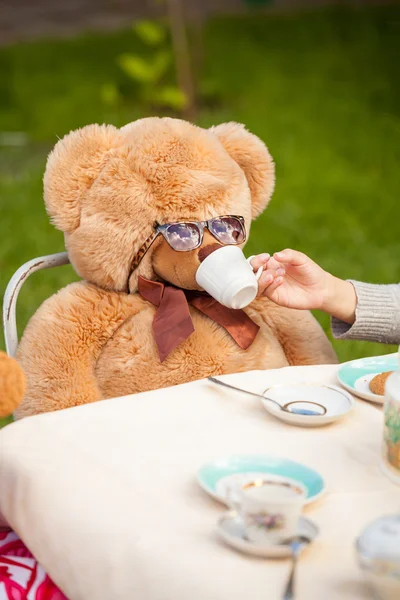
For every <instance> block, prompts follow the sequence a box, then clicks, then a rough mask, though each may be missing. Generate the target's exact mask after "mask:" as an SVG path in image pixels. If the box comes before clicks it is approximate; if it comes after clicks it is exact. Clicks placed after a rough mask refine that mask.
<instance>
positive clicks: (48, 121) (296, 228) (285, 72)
mask: <svg viewBox="0 0 400 600" xmlns="http://www.w3.org/2000/svg"><path fill="white" fill-rule="evenodd" d="M399 34H400V10H399V8H396V7H386V8H378V9H368V10H344V9H342V10H334V11H322V12H319V11H317V12H309V13H299V14H285V15H281V16H259V15H254V16H249V17H246V18H242V17H240V18H234V17H230V18H225V17H224V18H222V17H221V18H218V19H215V20H213V21H211V22H210V23H209V24H208V25H207V27H206V31H205V38H206V44H205V47H206V64H205V72H204V78H205V79H207V80H212V81H213V82H214V83H215V84H216V85H217V87H218V90H219V94H220V102H219V104H218V107H216V108H213V109H207V110H206V109H204V110H203V111H202V112H201V114H200V116H199V124H201V125H203V126H209V125H211V124H215V123H219V122H222V121H226V120H236V121H241V122H243V123H245V124H246V125H247V126H248V127H249V128H250V129H251V130H252V131H253V132H254V133H256V134H257V135H259V136H260V137H261V138H262V139H263V140H264V141H265V142H266V143H267V145H268V146H269V148H270V150H271V153H272V154H273V156H274V158H275V161H276V169H277V187H276V192H275V194H274V197H273V201H272V203H271V205H270V207H269V208H268V209H267V211H266V212H265V214H264V215H263V216H262V217H261V218H260V219H259V220H258V221H257V223H256V224H255V226H254V228H253V230H252V234H251V240H250V243H249V247H248V250H249V252H250V251H251V252H252V253H254V252H257V251H269V252H272V251H275V250H277V249H281V248H283V247H286V246H293V247H295V248H298V249H300V250H303V251H304V252H306V253H308V254H310V255H311V256H312V257H313V258H314V259H315V260H317V261H318V262H319V263H320V264H321V265H322V266H324V267H325V268H327V269H329V270H331V271H332V272H334V273H335V274H337V275H338V276H341V277H344V278H347V277H349V278H350V277H351V278H356V279H359V280H366V281H370V282H376V283H378V282H380V283H389V282H395V281H398V280H399V256H400V243H399V209H398V203H399V199H400V178H399V174H398V165H399V159H400V144H399V141H400V118H399V109H400V102H399V100H400V83H399V77H398V63H399V58H400V56H399V49H400V42H399V40H400V36H399ZM134 47H135V42H134V41H133V38H132V35H131V33H130V32H129V31H123V32H117V33H112V34H96V35H93V34H87V35H83V36H81V37H79V38H76V39H72V40H62V41H55V40H54V41H51V40H50V41H39V42H37V43H29V44H18V45H15V46H13V47H9V48H3V49H1V50H0V73H1V78H2V84H1V87H0V131H1V130H3V131H6V130H10V131H12V130H14V131H15V130H17V131H25V132H26V133H27V134H28V135H29V136H30V138H31V140H32V142H31V144H30V145H29V146H28V147H26V148H23V149H18V148H15V149H4V148H3V149H2V150H1V151H0V203H1V204H0V206H1V219H0V239H1V244H0V294H2V293H3V291H4V288H5V285H6V283H7V281H8V279H9V278H10V276H11V275H12V273H13V272H14V270H15V269H16V268H17V267H18V266H19V265H20V264H22V263H23V262H25V261H26V260H28V259H30V258H32V257H34V256H39V255H42V254H47V253H51V252H57V251H60V250H62V249H63V239H62V236H61V235H60V234H59V233H58V232H56V231H55V230H54V229H53V228H52V227H51V226H50V225H49V223H48V220H47V217H46V215H45V212H44V208H43V201H42V184H41V178H42V174H43V170H44V165H45V157H46V153H47V152H48V150H49V149H50V148H51V147H52V145H53V144H54V143H55V142H56V140H57V136H59V137H61V136H63V135H64V134H65V133H67V132H68V131H69V130H70V129H73V128H76V127H79V126H81V125H84V124H87V123H91V122H112V123H114V124H116V125H121V124H123V123H125V122H127V121H130V120H133V119H135V118H138V117H140V116H143V115H145V114H147V111H146V110H145V109H144V108H143V107H142V106H140V105H138V103H137V102H135V98H134V95H133V97H132V98H131V100H130V101H129V102H128V101H127V102H125V104H124V105H123V106H121V107H119V108H110V107H107V106H105V105H103V104H102V103H101V101H100V99H99V98H100V88H101V85H102V84H103V83H104V82H107V81H117V82H119V83H121V84H122V85H123V86H125V87H126V85H127V82H126V81H124V80H123V78H122V76H121V74H120V72H119V71H118V68H117V67H116V63H115V58H116V56H117V55H118V54H120V53H121V52H126V51H129V50H131V49H133V48H134ZM73 278H74V274H73V272H72V269H71V268H69V267H63V268H60V269H57V270H52V271H48V272H42V273H40V274H37V275H34V276H33V277H32V278H31V279H30V280H28V281H27V283H26V284H25V285H24V289H23V291H22V293H21V297H20V302H19V311H18V322H19V325H20V329H21V330H22V329H23V327H24V326H25V324H26V322H27V320H28V318H29V316H30V315H32V313H33V312H34V311H35V309H36V308H37V306H38V305H39V304H40V303H41V302H42V301H43V300H44V299H45V298H46V297H48V296H49V295H50V294H52V293H53V292H54V291H55V290H56V289H58V288H60V287H62V286H63V285H65V284H66V283H68V282H69V281H71V280H72V279H73ZM317 316H318V318H319V319H320V320H321V322H322V324H323V326H324V327H325V328H326V330H329V322H328V319H327V318H326V316H324V315H317ZM0 344H2V341H0ZM335 347H336V349H337V352H338V354H339V357H340V359H341V360H347V359H351V358H356V357H360V356H366V355H374V354H382V353H385V352H391V351H393V348H392V347H388V346H383V345H380V344H368V343H363V342H335Z"/></svg>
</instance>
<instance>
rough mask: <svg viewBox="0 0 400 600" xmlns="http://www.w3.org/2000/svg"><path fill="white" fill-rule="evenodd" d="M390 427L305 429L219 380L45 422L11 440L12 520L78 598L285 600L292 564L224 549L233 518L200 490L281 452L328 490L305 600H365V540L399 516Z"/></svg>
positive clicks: (10, 435) (370, 421)
mask: <svg viewBox="0 0 400 600" xmlns="http://www.w3.org/2000/svg"><path fill="white" fill-rule="evenodd" d="M336 370H337V366H318V367H296V368H293V367H289V368H285V369H280V370H273V371H264V372H263V371H257V372H250V373H244V374H239V375H231V376H226V377H225V378H224V379H225V380H226V381H227V382H229V383H232V384H233V385H240V386H242V387H243V386H246V387H247V389H250V390H253V391H259V392H261V391H262V390H264V389H265V387H267V386H268V385H273V384H274V383H277V382H289V381H293V382H299V381H309V382H316V381H319V382H325V383H328V382H335V374H336ZM382 421H383V415H382V411H381V410H377V408H376V407H375V406H373V405H371V404H368V403H367V402H364V401H359V400H357V401H356V406H355V408H354V411H353V412H352V413H351V414H350V415H348V416H347V417H346V418H345V420H343V421H341V422H338V423H336V424H332V425H328V426H326V427H321V428H316V429H310V428H308V429H303V428H299V427H294V426H291V425H288V424H284V423H282V422H281V421H279V420H277V419H276V418H274V417H272V416H270V415H269V414H268V413H267V412H266V411H265V410H264V409H263V408H262V406H261V405H260V404H259V403H258V402H257V400H255V399H253V398H251V397H248V396H245V395H243V394H236V393H234V392H231V391H228V390H225V389H224V388H220V387H216V386H213V384H211V383H209V382H207V381H201V382H194V383H190V384H185V385H183V386H179V387H175V388H169V389H165V390H158V391H156V392H147V393H144V394H140V395H135V396H129V397H124V398H118V399H113V400H109V401H106V402H99V403H96V404H92V405H86V406H82V407H77V408H74V409H70V410H67V411H62V412H59V413H53V414H47V415H41V416H37V417H33V418H29V419H26V420H24V421H21V422H18V423H15V424H13V425H11V426H9V427H6V428H5V429H4V430H2V432H1V433H0V512H1V513H2V514H3V519H6V520H7V521H8V522H9V523H10V525H11V526H12V527H13V528H14V529H15V531H16V532H17V533H18V534H19V535H20V536H21V537H22V539H23V540H24V542H25V543H26V544H27V546H28V547H29V548H30V549H31V551H32V552H33V553H34V554H35V555H36V557H37V558H38V560H39V561H40V562H41V563H42V564H43V566H44V567H45V568H46V570H47V571H48V573H49V575H50V576H51V577H52V578H53V579H54V581H55V582H56V583H57V585H59V586H60V588H61V589H62V590H63V591H64V592H65V594H66V595H67V596H68V597H69V598H70V599H71V600H227V599H229V600H243V598H249V599H251V600H265V599H266V598H267V599H268V600H278V599H280V598H281V595H282V592H283V589H284V585H285V582H286V578H287V576H288V572H289V567H290V565H289V561H287V560H275V561H266V560H263V559H257V558H251V557H248V556H244V555H242V554H239V553H236V552H235V551H233V550H231V549H229V548H227V547H226V546H224V545H223V544H222V543H221V542H219V541H218V540H217V539H216V536H215V524H216V521H217V519H218V517H219V516H220V514H221V512H222V511H223V510H224V509H223V507H221V506H220V505H219V504H218V503H216V502H215V501H214V500H212V499H211V498H209V497H208V496H207V495H206V494H205V493H204V492H203V491H202V490H201V489H200V488H199V486H198V484H197V482H196V478H195V476H196V471H197V469H198V468H199V467H200V466H201V465H202V464H203V463H204V462H208V461H210V460H213V459H215V458H218V457H223V456H227V455H230V454H238V453H246V454H251V453H265V454H276V455H280V456H284V457H287V458H291V459H294V460H297V461H301V462H304V463H305V464H307V465H309V466H311V467H313V468H315V469H317V470H318V471H319V472H320V473H321V474H322V475H323V476H324V477H325V479H326V483H327V487H328V490H327V493H326V495H325V496H324V497H322V498H321V499H320V500H318V501H317V502H316V503H314V504H311V505H310V506H308V507H307V508H306V510H305V514H306V515H307V516H308V517H310V518H312V519H313V520H315V522H316V523H317V524H318V525H319V527H320V529H321V533H320V537H319V539H318V540H317V541H316V542H315V543H314V544H313V545H312V546H310V547H309V548H307V550H306V551H305V552H304V554H303V555H302V557H301V560H300V563H299V569H298V574H297V596H296V598H297V600H310V599H312V600H314V599H315V600H317V599H318V600H336V599H337V600H339V599H340V600H347V599H348V600H361V599H363V600H364V599H367V598H370V595H369V591H368V589H367V588H366V587H365V585H364V583H363V578H362V573H361V572H360V570H359V569H358V566H357V562H356V557H355V552H354V541H355V538H356V537H357V535H358V534H359V533H360V531H361V530H362V529H363V528H364V527H365V525H366V524H367V523H369V522H370V521H371V520H373V519H375V518H377V517H378V516H381V515H383V514H388V513H389V514H390V513H393V512H399V510H400V493H399V492H400V490H399V488H398V487H397V486H395V485H394V484H393V483H392V482H391V481H389V480H388V479H387V478H386V477H385V476H384V475H382V474H381V472H380V467H379V454H380V444H381V432H382Z"/></svg>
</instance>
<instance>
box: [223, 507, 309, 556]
mask: <svg viewBox="0 0 400 600" xmlns="http://www.w3.org/2000/svg"><path fill="white" fill-rule="evenodd" d="M217 532H218V535H219V537H220V538H221V539H222V540H223V541H224V542H225V543H226V544H228V546H231V547H232V548H235V550H239V551H240V552H245V553H246V554H252V555H253V556H259V557H260V558H290V557H291V556H292V549H291V547H290V545H288V544H267V543H265V544H260V543H258V542H250V541H249V540H247V539H246V537H245V528H244V523H243V520H242V518H241V517H240V516H239V515H238V514H237V513H236V512H234V511H231V512H228V513H225V514H224V515H223V516H222V517H221V518H220V519H219V521H218V525H217ZM318 533H319V529H318V527H317V525H316V524H315V523H313V521H310V519H306V518H305V517H300V519H299V524H298V528H297V532H296V535H305V536H307V537H308V538H309V539H310V540H311V542H313V541H314V540H315V538H316V537H317V535H318Z"/></svg>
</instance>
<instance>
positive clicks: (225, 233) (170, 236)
mask: <svg viewBox="0 0 400 600" xmlns="http://www.w3.org/2000/svg"><path fill="white" fill-rule="evenodd" d="M204 229H207V230H208V231H209V232H210V233H211V235H212V236H213V237H214V238H215V239H216V240H218V242H220V243H221V244H223V245H237V244H243V242H245V241H246V227H245V223H244V218H243V217H239V216H236V215H225V216H222V217H215V218H214V219H208V221H183V222H177V223H167V224H166V225H160V224H159V223H155V224H154V226H153V232H152V234H151V235H150V236H149V237H148V238H147V240H146V241H145V242H144V244H143V246H142V247H141V248H140V249H139V251H138V253H137V254H136V256H135V257H134V259H133V260H132V264H131V269H130V273H129V278H130V276H131V275H132V273H133V271H134V270H135V269H136V268H137V267H138V266H139V264H140V262H141V260H142V259H143V257H144V255H145V254H146V252H147V251H148V250H149V249H150V246H151V245H152V244H153V242H154V241H155V240H156V238H157V237H158V236H159V235H162V236H163V238H164V239H165V241H166V242H167V244H169V246H170V247H171V248H172V249H173V250H176V251H177V252H190V251H191V250H196V248H199V246H201V244H202V242H203V237H204ZM128 281H129V280H128Z"/></svg>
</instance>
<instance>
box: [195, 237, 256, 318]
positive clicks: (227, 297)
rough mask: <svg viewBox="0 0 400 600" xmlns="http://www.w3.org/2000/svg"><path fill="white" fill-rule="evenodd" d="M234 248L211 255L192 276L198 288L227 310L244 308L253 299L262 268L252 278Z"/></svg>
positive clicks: (241, 254) (238, 252) (240, 252)
mask: <svg viewBox="0 0 400 600" xmlns="http://www.w3.org/2000/svg"><path fill="white" fill-rule="evenodd" d="M252 258H253V257H252V256H251V257H250V258H249V259H247V260H246V258H245V256H244V254H243V252H242V251H241V249H240V248H239V247H238V246H223V247H222V248H219V249H218V250H215V251H214V252H212V253H211V254H210V255H209V256H207V258H206V259H205V260H203V262H202V263H201V265H200V266H199V268H198V269H197V272H196V281H197V283H198V285H199V286H200V287H201V288H202V289H203V290H205V291H206V292H208V293H209V294H210V296H212V297H213V298H215V300H217V301H218V302H219V303H220V304H223V305H224V306H227V307H228V308H235V309H239V308H244V307H245V306H248V305H249V304H250V303H251V302H253V300H254V298H255V297H256V296H257V291H258V283H257V282H258V280H259V278H260V277H261V274H262V271H263V268H262V267H260V268H259V269H258V271H257V274H256V275H255V274H254V272H253V267H252V266H251V265H250V260H251V259H252Z"/></svg>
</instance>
